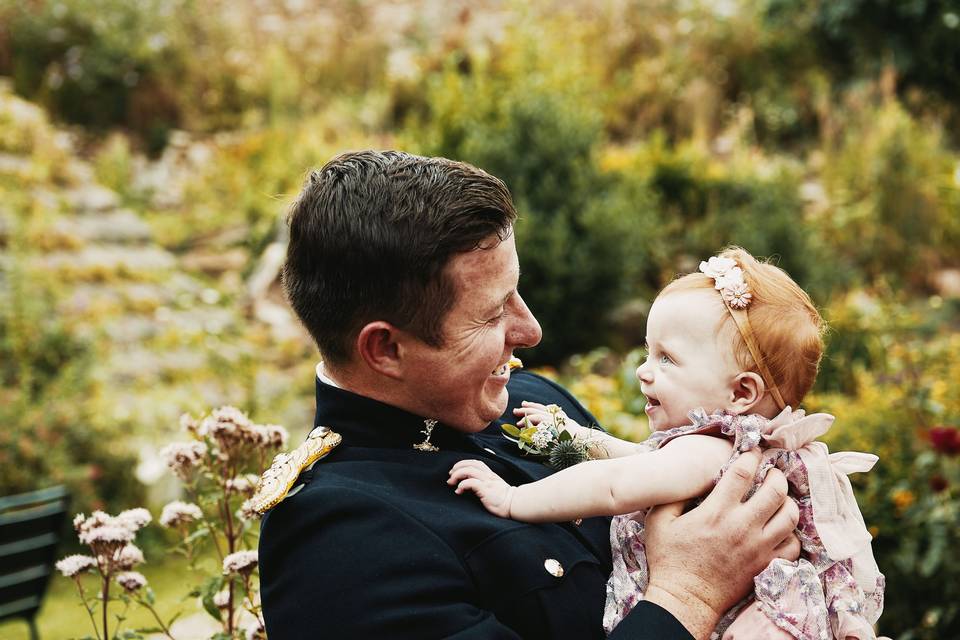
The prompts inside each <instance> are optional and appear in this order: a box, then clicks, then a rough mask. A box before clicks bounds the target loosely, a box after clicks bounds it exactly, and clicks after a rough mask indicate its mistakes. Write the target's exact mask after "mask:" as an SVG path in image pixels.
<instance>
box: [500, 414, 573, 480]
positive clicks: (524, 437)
mask: <svg viewBox="0 0 960 640" xmlns="http://www.w3.org/2000/svg"><path fill="white" fill-rule="evenodd" d="M547 409H548V410H549V411H550V416H551V419H550V420H544V421H542V422H541V423H540V424H538V425H536V426H532V425H528V424H526V418H524V419H523V420H521V421H520V422H519V423H518V424H517V425H512V424H503V425H500V428H501V429H502V430H503V432H504V436H505V437H506V438H507V439H508V440H511V441H512V442H516V443H517V446H518V447H519V448H520V451H522V452H523V453H525V454H529V455H533V456H539V457H542V458H544V459H545V460H544V464H546V465H547V466H548V467H550V468H552V469H556V470H558V471H559V470H560V469H566V468H567V467H572V466H573V465H575V464H579V463H581V462H584V461H586V460H590V459H591V455H590V447H589V446H588V444H589V442H588V441H587V440H584V439H582V438H579V437H577V436H575V435H573V434H572V433H570V432H569V431H568V430H567V429H566V421H567V416H566V414H565V413H564V412H563V410H561V409H560V407H558V406H557V405H555V404H552V405H548V406H547Z"/></svg>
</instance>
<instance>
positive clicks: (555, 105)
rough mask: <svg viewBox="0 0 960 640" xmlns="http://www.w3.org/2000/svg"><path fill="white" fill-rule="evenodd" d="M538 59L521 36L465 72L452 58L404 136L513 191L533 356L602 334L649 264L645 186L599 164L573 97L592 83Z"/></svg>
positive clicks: (593, 131)
mask: <svg viewBox="0 0 960 640" xmlns="http://www.w3.org/2000/svg"><path fill="white" fill-rule="evenodd" d="M527 46H529V48H526V47H527ZM531 49H532V51H531ZM545 58H546V52H545V51H543V50H541V49H538V48H537V47H536V45H534V44H532V43H529V42H523V43H522V45H521V46H519V47H518V49H517V50H507V51H505V52H504V59H503V60H501V61H499V62H498V63H497V64H495V65H490V66H487V65H486V64H485V63H484V62H483V61H482V60H477V61H471V65H472V67H473V68H472V71H471V72H470V73H469V74H462V73H461V72H460V70H459V68H458V67H455V66H452V65H451V66H449V67H448V68H447V69H446V70H445V71H444V72H443V73H442V74H440V75H439V76H438V77H437V78H436V79H435V81H433V82H432V83H431V86H430V89H429V92H428V94H427V100H426V103H425V106H426V109H427V111H426V113H425V114H423V115H422V116H421V117H420V119H419V122H418V123H417V124H416V125H415V126H414V128H413V131H414V133H413V134H412V136H411V138H412V139H413V140H420V141H421V145H422V149H421V151H422V152H424V153H426V154H429V155H442V156H447V157H452V158H459V159H462V160H466V161H468V162H471V163H472V164H475V165H477V166H479V167H481V168H483V169H484V170H486V171H488V172H490V173H492V174H494V175H496V176H498V177H499V178H501V179H502V180H504V182H505V183H506V184H507V186H508V187H509V188H510V190H511V193H512V194H513V196H514V200H515V202H516V205H517V210H518V212H519V215H520V220H519V222H518V223H517V225H516V233H517V246H518V252H519V253H520V255H521V256H522V259H521V268H522V274H523V275H522V278H521V287H522V291H523V295H524V297H525V298H526V300H527V303H528V305H529V306H530V308H531V309H532V310H533V312H534V313H535V314H537V316H538V317H539V318H540V321H541V324H542V326H543V330H544V336H545V339H544V340H543V342H542V343H541V345H540V346H539V347H537V348H536V349H535V350H533V352H532V353H531V354H530V355H529V356H528V359H529V360H530V361H531V362H544V361H548V362H549V361H556V360H557V359H558V358H560V357H562V356H564V355H568V354H570V353H574V352H576V351H578V350H583V349H585V348H589V347H592V346H596V345H598V344H600V343H602V342H603V341H604V340H605V338H606V336H607V333H606V331H607V330H608V328H609V318H608V316H609V310H610V309H611V308H613V307H614V306H615V305H617V304H618V303H619V302H620V301H621V300H622V299H623V298H624V293H625V291H626V289H627V285H628V283H629V282H630V281H631V279H632V277H633V275H634V274H635V272H636V271H637V270H638V268H639V266H640V265H641V264H643V263H644V250H643V248H642V247H643V239H644V236H645V234H646V232H647V231H648V229H646V228H645V227H646V226H647V225H646V224H645V223H646V221H647V220H648V219H649V215H650V213H651V212H650V202H649V198H648V197H647V196H646V194H645V193H644V192H643V190H642V189H641V188H638V186H637V185H631V184H629V183H623V182H621V181H617V180H615V179H613V177H612V176H609V175H605V174H604V173H603V172H602V171H601V170H600V167H599V164H598V158H597V153H596V152H597V150H598V147H599V145H600V144H601V142H602V132H601V121H600V118H599V114H598V113H597V112H596V111H595V110H593V109H591V108H590V107H589V106H588V105H589V103H588V101H586V100H584V99H583V98H582V97H581V98H580V99H577V98H578V97H579V96H580V95H581V92H584V91H588V90H589V87H585V86H583V83H582V82H578V81H577V80H576V79H575V78H573V77H569V71H564V73H565V74H567V75H565V76H563V77H556V74H554V76H553V77H551V76H550V75H548V74H546V73H545V72H542V70H541V68H540V67H539V66H538V65H539V64H543V63H544V59H545ZM588 298H589V299H590V300H591V304H590V305H581V304H576V303H575V301H578V300H585V299H588Z"/></svg>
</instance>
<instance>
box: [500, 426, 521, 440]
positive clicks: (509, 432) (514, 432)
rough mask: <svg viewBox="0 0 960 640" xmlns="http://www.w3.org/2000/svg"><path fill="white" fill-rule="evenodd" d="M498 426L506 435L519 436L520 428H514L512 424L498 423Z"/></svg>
mask: <svg viewBox="0 0 960 640" xmlns="http://www.w3.org/2000/svg"><path fill="white" fill-rule="evenodd" d="M500 428H501V429H503V431H504V432H505V433H506V434H507V435H510V436H513V437H514V438H519V437H520V429H517V428H516V427H515V426H513V425H512V424H502V425H500Z"/></svg>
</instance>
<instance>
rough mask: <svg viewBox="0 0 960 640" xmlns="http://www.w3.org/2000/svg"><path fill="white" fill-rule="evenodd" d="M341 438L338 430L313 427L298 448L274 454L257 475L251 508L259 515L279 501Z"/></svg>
mask: <svg viewBox="0 0 960 640" xmlns="http://www.w3.org/2000/svg"><path fill="white" fill-rule="evenodd" d="M341 440H343V438H341V437H340V434H339V433H335V432H333V431H330V429H328V428H327V427H317V428H316V429H314V430H313V431H311V432H310V435H309V436H307V439H306V440H304V441H303V444H301V445H300V446H299V447H297V448H296V449H294V450H293V451H291V452H290V453H278V454H277V456H276V457H275V458H274V459H273V464H271V465H270V468H269V469H267V470H266V471H264V472H263V475H261V476H260V482H259V483H258V484H257V491H256V493H254V494H253V498H251V504H252V506H253V508H254V510H255V511H256V512H257V513H259V514H261V515H263V514H264V513H266V512H267V511H268V510H270V509H272V508H273V507H275V506H277V505H278V504H280V502H282V501H283V499H284V498H285V497H287V492H288V491H290V487H292V486H293V483H294V482H296V481H297V477H298V476H299V475H300V472H301V471H303V470H304V469H306V468H307V467H309V466H310V465H311V464H313V463H314V462H316V461H317V460H319V459H320V458H323V457H324V456H326V455H327V454H328V453H330V452H331V451H333V449H334V447H336V446H337V445H338V444H340V442H341Z"/></svg>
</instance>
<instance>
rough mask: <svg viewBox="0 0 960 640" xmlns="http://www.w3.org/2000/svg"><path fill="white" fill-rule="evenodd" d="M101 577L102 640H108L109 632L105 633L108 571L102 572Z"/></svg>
mask: <svg viewBox="0 0 960 640" xmlns="http://www.w3.org/2000/svg"><path fill="white" fill-rule="evenodd" d="M102 578H103V591H102V592H101V593H102V595H103V637H104V640H110V634H109V633H107V621H108V618H107V602H108V598H109V597H110V574H109V573H105V574H102Z"/></svg>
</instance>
